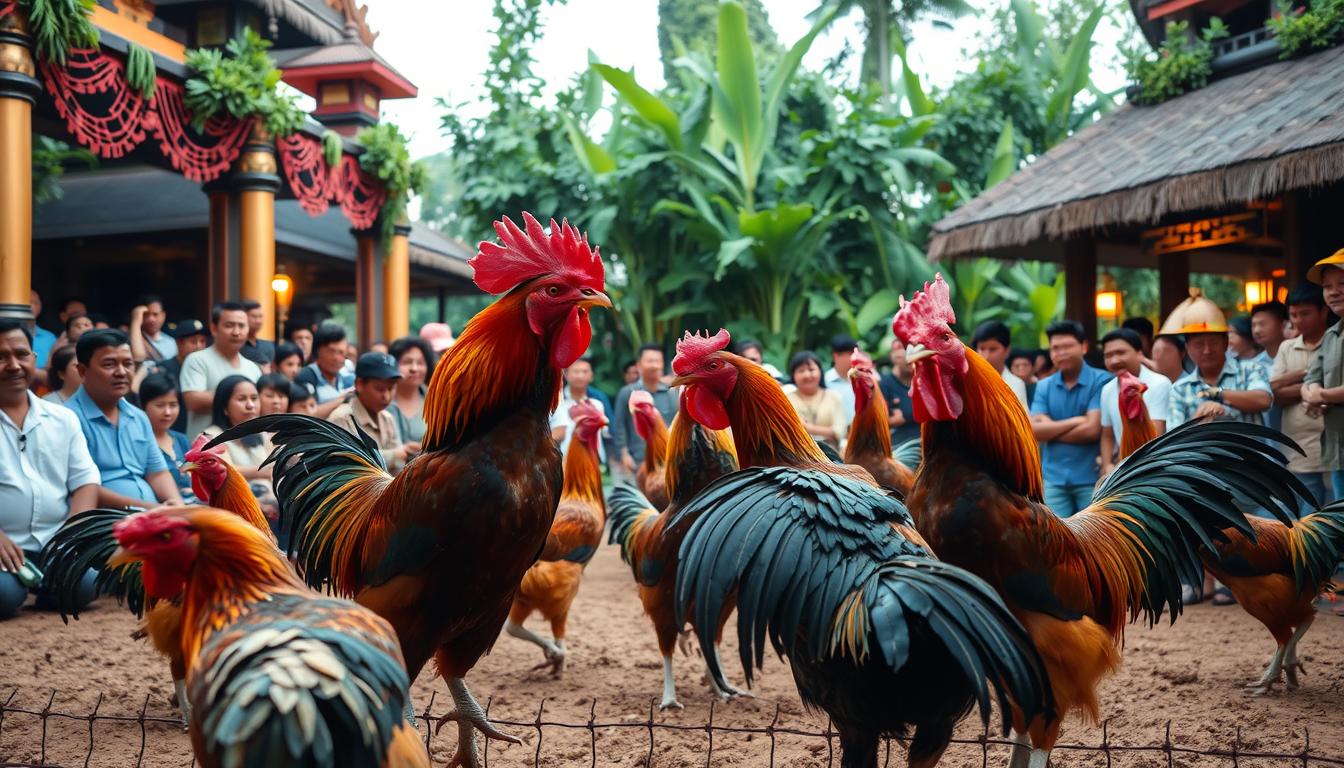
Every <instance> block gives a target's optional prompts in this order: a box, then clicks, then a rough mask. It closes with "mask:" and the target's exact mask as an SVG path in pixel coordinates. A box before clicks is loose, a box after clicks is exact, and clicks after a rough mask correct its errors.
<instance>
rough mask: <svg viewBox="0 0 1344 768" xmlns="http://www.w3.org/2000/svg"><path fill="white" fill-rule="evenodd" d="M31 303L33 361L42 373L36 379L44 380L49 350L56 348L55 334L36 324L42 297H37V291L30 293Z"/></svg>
mask: <svg viewBox="0 0 1344 768" xmlns="http://www.w3.org/2000/svg"><path fill="white" fill-rule="evenodd" d="M31 302H32V308H33V361H34V362H36V363H37V367H38V368H40V369H42V371H43V372H42V373H39V374H38V378H39V379H42V380H45V379H46V373H45V371H46V368H47V360H49V359H50V358H51V348H52V347H54V346H56V334H54V333H52V332H51V331H48V330H47V329H46V328H43V327H42V326H40V325H38V324H37V318H38V317H40V316H41V315H42V297H41V296H38V295H37V291H33V292H32V299H31Z"/></svg>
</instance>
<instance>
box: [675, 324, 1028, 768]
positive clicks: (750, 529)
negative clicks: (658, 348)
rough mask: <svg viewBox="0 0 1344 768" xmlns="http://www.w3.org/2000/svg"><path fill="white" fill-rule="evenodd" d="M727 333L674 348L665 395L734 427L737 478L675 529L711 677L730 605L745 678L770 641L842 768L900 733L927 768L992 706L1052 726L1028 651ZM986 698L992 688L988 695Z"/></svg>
mask: <svg viewBox="0 0 1344 768" xmlns="http://www.w3.org/2000/svg"><path fill="white" fill-rule="evenodd" d="M729 341H730V339H729V336H728V332H727V331H719V333H718V334H717V335H715V336H713V337H704V336H691V335H689V334H688V335H687V336H686V337H685V338H683V339H682V340H681V342H680V343H678V345H677V356H676V358H675V359H674V360H673V363H672V368H673V371H674V372H675V373H676V374H677V377H676V379H675V381H674V384H675V385H680V386H685V387H686V394H685V397H686V409H685V410H684V411H683V413H687V414H689V415H690V416H691V417H692V418H694V419H695V420H696V421H697V422H699V423H700V424H701V425H703V426H706V427H709V428H711V429H725V428H728V427H729V426H731V427H732V432H733V439H734V441H735V443H736V445H737V452H738V457H739V459H740V460H741V463H742V465H743V466H744V467H749V469H745V470H743V471H741V472H737V473H734V474H730V475H727V476H725V477H722V478H720V479H719V480H718V481H717V482H715V483H713V484H712V485H710V486H709V487H708V488H706V489H705V490H704V491H703V492H701V493H700V494H699V495H698V496H696V497H695V498H694V499H693V500H692V501H691V502H690V503H689V504H687V505H686V506H685V507H684V508H682V509H681V511H680V512H678V513H677V515H676V516H675V517H674V518H673V519H672V520H671V521H670V522H669V525H671V526H680V525H682V524H683V523H684V521H692V520H693V521H694V522H693V523H690V529H689V531H688V532H687V534H686V537H685V540H684V541H683V542H682V545H681V551H680V561H681V565H680V570H679V571H678V574H677V586H676V599H677V609H678V611H679V613H681V614H683V615H689V616H690V618H691V619H692V624H693V625H694V626H695V629H696V634H697V636H698V638H699V641H700V645H701V647H702V649H704V650H705V656H706V660H707V661H708V663H709V664H710V669H711V673H712V674H713V675H714V676H715V677H716V678H717V679H719V680H720V681H722V670H721V669H719V664H718V659H717V658H715V656H714V655H713V645H712V643H713V639H714V632H713V627H714V621H715V619H717V618H718V617H719V616H720V615H721V611H722V608H723V606H724V604H725V603H726V602H727V601H728V600H730V599H732V598H734V597H735V598H736V600H737V617H738V618H737V631H738V639H739V643H740V652H741V663H742V666H743V669H744V671H745V672H746V674H747V679H748V682H750V680H751V675H752V668H753V666H756V667H759V666H760V665H761V663H762V662H763V660H764V654H765V650H766V647H765V638H766V635H767V634H768V635H769V637H770V644H771V645H772V646H773V647H774V649H775V650H776V651H777V652H779V653H781V654H784V655H787V656H788V658H789V662H790V667H791V669H792V671H793V677H794V682H795V683H796V684H797V686H798V691H799V694H800V696H801V697H802V700H803V703H804V704H805V705H807V706H808V707H809V708H812V709H821V710H823V711H825V712H826V713H827V714H828V715H830V717H831V719H832V720H833V721H834V722H835V724H836V728H837V730H838V731H839V735H840V742H841V747H842V749H843V757H842V763H841V764H842V765H843V766H846V767H848V768H874V767H875V766H877V765H878V745H879V742H880V736H881V735H882V734H895V735H898V736H905V735H907V731H908V730H909V729H910V728H912V727H913V730H914V733H913V739H912V740H911V741H910V743H909V764H910V765H911V766H917V767H919V768H923V767H925V766H932V765H935V764H936V763H937V762H938V760H939V758H940V757H941V756H942V753H943V750H944V749H946V747H947V745H948V743H949V741H950V740H951V737H952V730H953V728H954V726H955V725H956V723H957V722H958V721H959V720H960V719H961V718H963V717H964V716H965V715H966V714H968V713H969V712H970V710H971V708H972V707H973V706H975V705H976V704H977V703H978V704H979V708H980V713H981V717H982V719H983V720H984V721H985V722H986V723H988V719H989V713H990V708H991V704H992V702H993V701H994V700H996V699H997V702H998V706H999V709H1000V712H1001V713H1003V717H1004V722H1003V724H1004V727H1005V729H1006V727H1007V725H1008V721H1007V714H1006V713H1007V707H1008V702H1009V701H1010V700H1011V701H1014V702H1017V703H1018V704H1019V705H1020V706H1023V707H1024V708H1025V709H1027V710H1028V711H1030V712H1032V713H1034V714H1046V715H1048V714H1049V713H1050V712H1051V710H1052V707H1051V703H1050V691H1049V686H1048V680H1047V678H1046V676H1045V670H1044V667H1043V666H1042V664H1041V660H1040V658H1039V657H1038V655H1037V653H1036V651H1035V649H1034V648H1033V647H1032V643H1031V638H1030V637H1029V636H1028V635H1027V633H1026V632H1025V630H1023V628H1022V626H1021V625H1020V624H1018V622H1017V621H1016V620H1015V619H1014V618H1013V617H1012V615H1011V614H1010V613H1009V612H1008V609H1007V608H1006V607H1005V606H1004V604H1003V601H1002V600H1000V599H999V598H998V596H997V595H995V594H994V592H993V590H991V589H990V588H989V587H988V585H986V584H985V583H984V582H983V581H982V580H980V579H979V578H977V577H975V576H973V575H971V574H970V573H967V572H966V571H963V570H961V569H959V568H956V567H953V566H950V565H948V564H945V563H941V562H939V561H937V560H936V559H934V558H933V556H932V555H930V553H929V551H928V549H927V548H926V547H925V546H924V543H923V540H922V539H920V537H919V534H918V533H917V532H915V530H914V524H913V522H912V521H911V519H910V516H909V514H908V513H907V512H906V510H905V507H904V506H903V505H902V504H901V503H900V502H899V501H898V500H897V499H895V498H894V497H892V496H890V495H888V494H887V493H885V492H884V491H882V490H881V489H880V488H879V487H877V485H876V483H875V482H874V481H873V479H872V477H871V475H869V474H868V473H867V472H866V471H864V470H863V469H861V468H857V467H849V466H847V465H835V464H832V463H830V462H829V461H827V460H826V458H825V457H824V456H823V455H822V454H821V452H820V451H819V450H818V449H817V447H816V443H815V442H814V441H813V440H812V439H811V438H810V437H809V436H808V434H807V432H806V430H805V429H804V428H803V424H802V422H801V421H800V420H799V418H798V415H797V413H796V412H795V411H794V409H793V408H792V406H790V404H789V401H788V399H787V398H786V397H785V395H784V392H783V390H782V389H780V387H779V384H778V383H777V382H775V380H774V379H773V378H771V377H770V376H769V374H767V373H766V372H765V371H764V370H763V369H761V368H760V367H759V366H757V365H756V364H755V363H752V362H750V361H748V360H746V359H745V358H742V357H739V356H737V355H734V354H732V353H730V352H727V351H726V349H727V347H728V343H729ZM991 688H992V689H993V691H991Z"/></svg>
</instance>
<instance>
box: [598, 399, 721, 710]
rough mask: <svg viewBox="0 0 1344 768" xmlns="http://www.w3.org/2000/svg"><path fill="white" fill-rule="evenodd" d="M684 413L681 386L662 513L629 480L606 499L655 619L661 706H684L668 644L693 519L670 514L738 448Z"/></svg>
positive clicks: (675, 624) (673, 638) (617, 539)
mask: <svg viewBox="0 0 1344 768" xmlns="http://www.w3.org/2000/svg"><path fill="white" fill-rule="evenodd" d="M634 394H639V392H635V393H634ZM634 394H632V395H631V397H633V396H634ZM646 394H647V393H646ZM651 402H652V401H651V400H650V403H651ZM654 414H655V417H657V418H658V419H659V421H660V423H661V417H660V416H657V412H656V411H655V412H654ZM685 414H686V393H685V392H684V391H683V392H682V394H681V408H680V410H679V411H678V415H677V417H676V418H675V419H673V420H672V432H671V434H670V435H669V436H668V440H667V467H666V479H667V482H666V485H665V487H666V488H667V491H668V495H669V496H670V497H671V502H670V503H669V504H668V506H667V507H665V508H663V510H662V512H661V513H660V512H659V510H658V508H656V507H655V505H654V503H653V502H652V501H650V500H649V499H647V498H645V497H644V496H643V495H641V494H640V493H639V492H638V491H636V490H635V489H634V488H631V487H630V486H628V485H618V486H616V487H615V488H613V489H612V490H611V496H610V498H609V499H608V502H607V504H608V507H609V509H610V510H611V538H610V539H609V543H612V544H616V543H619V544H620V545H621V558H622V559H623V560H625V562H626V563H628V564H629V565H630V570H631V572H633V573H634V576H635V582H636V583H637V584H638V585H639V601H640V604H642V605H643V606H644V613H646V614H648V616H649V619H650V620H652V621H653V631H654V633H655V634H656V635H657V637H658V651H659V653H660V654H661V655H662V657H663V699H662V701H661V702H660V703H659V705H658V707H659V709H669V708H673V709H682V705H681V702H679V701H677V685H676V680H675V678H674V677H673V674H672V650H673V648H674V647H675V645H676V643H677V639H678V637H679V636H680V633H681V629H682V622H681V621H679V620H678V618H677V610H676V601H675V600H674V599H673V589H674V588H675V587H676V582H677V563H678V555H677V552H678V550H679V549H680V548H681V542H682V539H683V538H684V537H685V535H686V530H687V528H689V524H690V523H691V522H694V521H690V520H688V521H686V523H685V524H683V525H680V526H675V527H669V526H668V520H670V519H671V518H672V516H673V515H675V514H676V512H677V510H678V509H680V508H681V507H684V506H685V505H686V504H688V503H689V502H690V500H691V499H693V498H695V496H696V494H698V493H700V491H702V490H704V488H705V486H707V485H709V484H710V483H711V482H713V481H715V480H717V479H718V478H720V477H722V476H723V475H726V474H728V473H730V472H735V471H737V452H736V451H735V450H734V449H733V439H732V438H731V437H729V436H728V433H727V432H724V431H721V430H711V429H708V428H706V427H703V426H701V425H699V424H697V423H696V422H695V421H694V420H693V419H691V418H690V417H689V416H686V415H685ZM731 613H732V605H731V604H728V605H725V607H724V610H723V611H722V612H721V613H720V615H719V620H718V625H717V626H716V628H715V629H716V632H717V635H716V640H715V645H716V647H717V645H718V640H719V639H721V637H722V635H723V625H724V624H725V623H726V622H727V621H728V616H729V615H730V614H731ZM682 650H683V651H684V650H685V648H684V647H683V649H682ZM716 652H717V651H716ZM709 682H710V686H711V687H712V688H713V689H714V694H715V695H716V696H718V697H719V698H720V699H723V700H725V701H727V700H728V699H730V698H732V697H734V696H740V695H742V692H741V691H739V690H737V689H736V688H733V687H731V686H729V687H727V688H720V687H719V683H718V681H717V680H716V679H715V677H714V676H712V675H711V676H710V679H709Z"/></svg>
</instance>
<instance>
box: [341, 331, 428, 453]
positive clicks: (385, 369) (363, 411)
mask: <svg viewBox="0 0 1344 768" xmlns="http://www.w3.org/2000/svg"><path fill="white" fill-rule="evenodd" d="M400 378H401V371H400V370H398V369H397V361H396V360H395V359H393V358H392V356H391V355H389V354H387V353H386V352H365V353H364V354H362V355H360V356H359V360H357V361H356V362H355V392H354V394H353V395H352V396H351V397H349V398H347V399H346V401H345V402H344V403H341V404H340V405H339V406H337V407H336V410H334V411H332V412H331V415H330V416H328V417H327V420H328V421H330V422H332V423H333V424H336V425H339V426H340V427H342V428H343V429H346V430H349V431H350V432H351V433H352V434H354V433H355V425H356V424H358V425H359V428H360V429H362V430H364V432H365V434H367V435H368V436H369V437H371V438H373V441H374V442H375V443H377V444H378V450H379V451H380V452H381V453H382V454H383V461H384V462H385V463H386V464H387V469H388V471H389V472H392V473H393V474H395V473H396V472H398V471H400V470H401V468H402V467H404V466H406V462H407V461H409V460H410V459H411V457H413V456H415V454H417V453H419V452H420V444H419V443H416V442H403V441H402V439H401V434H400V432H398V430H397V421H396V419H395V418H393V416H392V414H391V413H390V412H388V410H387V406H388V405H389V404H391V402H392V396H393V395H394V394H395V393H396V389H397V379H400Z"/></svg>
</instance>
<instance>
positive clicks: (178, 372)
mask: <svg viewBox="0 0 1344 768" xmlns="http://www.w3.org/2000/svg"><path fill="white" fill-rule="evenodd" d="M166 333H167V334H168V336H170V337H172V339H173V343H175V344H176V345H177V354H176V355H175V356H173V357H170V358H168V359H166V360H156V361H154V369H155V370H156V371H158V372H160V373H166V374H168V375H169V376H172V377H173V380H174V381H176V380H177V379H178V378H180V377H181V376H182V361H183V360H186V359H187V355H190V354H191V353H192V352H195V351H197V350H200V349H205V345H206V342H207V341H209V335H208V334H207V333H206V330H205V323H202V322H201V321H200V320H196V319H195V318H186V319H183V320H179V321H177V325H175V326H173V327H172V328H170V329H168V330H167V331H166ZM186 418H187V414H186V409H183V413H182V420H181V421H182V425H183V426H185V425H186ZM174 428H175V429H176V427H174Z"/></svg>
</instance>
